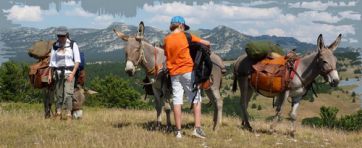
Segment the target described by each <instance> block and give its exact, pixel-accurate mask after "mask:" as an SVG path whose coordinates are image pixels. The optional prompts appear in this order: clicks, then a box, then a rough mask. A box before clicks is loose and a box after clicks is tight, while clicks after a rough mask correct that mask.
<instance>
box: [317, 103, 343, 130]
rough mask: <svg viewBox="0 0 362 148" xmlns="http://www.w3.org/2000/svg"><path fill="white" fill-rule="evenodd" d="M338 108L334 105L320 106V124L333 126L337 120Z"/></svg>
mask: <svg viewBox="0 0 362 148" xmlns="http://www.w3.org/2000/svg"><path fill="white" fill-rule="evenodd" d="M338 111H339V110H338V109H337V108H336V107H325V106H322V107H321V108H320V114H319V115H320V116H321V119H322V125H324V126H327V127H330V128H333V127H334V126H335V125H336V122H337V113H338Z"/></svg>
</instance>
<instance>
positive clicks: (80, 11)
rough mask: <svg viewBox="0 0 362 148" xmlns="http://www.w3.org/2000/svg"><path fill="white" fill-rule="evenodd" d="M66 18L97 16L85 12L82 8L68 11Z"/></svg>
mask: <svg viewBox="0 0 362 148" xmlns="http://www.w3.org/2000/svg"><path fill="white" fill-rule="evenodd" d="M65 15H66V16H79V17H94V16H95V15H94V14H93V13H90V12H87V11H85V10H84V9H83V8H81V7H75V8H74V9H73V10H70V11H66V12H65Z"/></svg>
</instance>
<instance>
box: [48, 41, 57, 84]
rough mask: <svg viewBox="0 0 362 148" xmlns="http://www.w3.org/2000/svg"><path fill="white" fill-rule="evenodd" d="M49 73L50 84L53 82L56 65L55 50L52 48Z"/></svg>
mask: <svg viewBox="0 0 362 148" xmlns="http://www.w3.org/2000/svg"><path fill="white" fill-rule="evenodd" d="M49 58H50V59H49V67H50V69H49V74H48V84H50V83H52V79H53V67H55V66H56V65H55V63H56V61H55V50H54V49H53V48H52V49H50V57H49Z"/></svg>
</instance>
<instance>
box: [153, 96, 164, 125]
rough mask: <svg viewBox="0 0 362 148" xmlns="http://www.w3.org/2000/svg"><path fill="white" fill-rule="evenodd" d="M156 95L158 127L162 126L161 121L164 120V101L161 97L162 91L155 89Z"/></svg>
mask: <svg viewBox="0 0 362 148" xmlns="http://www.w3.org/2000/svg"><path fill="white" fill-rule="evenodd" d="M153 93H154V96H155V108H156V115H157V121H156V127H157V128H158V127H161V122H162V117H161V114H162V108H163V103H162V100H161V98H160V93H159V92H158V91H155V90H154V91H153Z"/></svg>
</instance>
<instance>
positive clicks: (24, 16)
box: [3, 5, 43, 22]
mask: <svg viewBox="0 0 362 148" xmlns="http://www.w3.org/2000/svg"><path fill="white" fill-rule="evenodd" d="M3 12H5V13H7V14H6V17H7V19H8V20H11V21H19V22H38V21H41V20H42V19H43V18H42V13H41V9H40V6H27V5H25V6H19V5H14V6H12V7H11V8H10V9H8V10H3Z"/></svg>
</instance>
